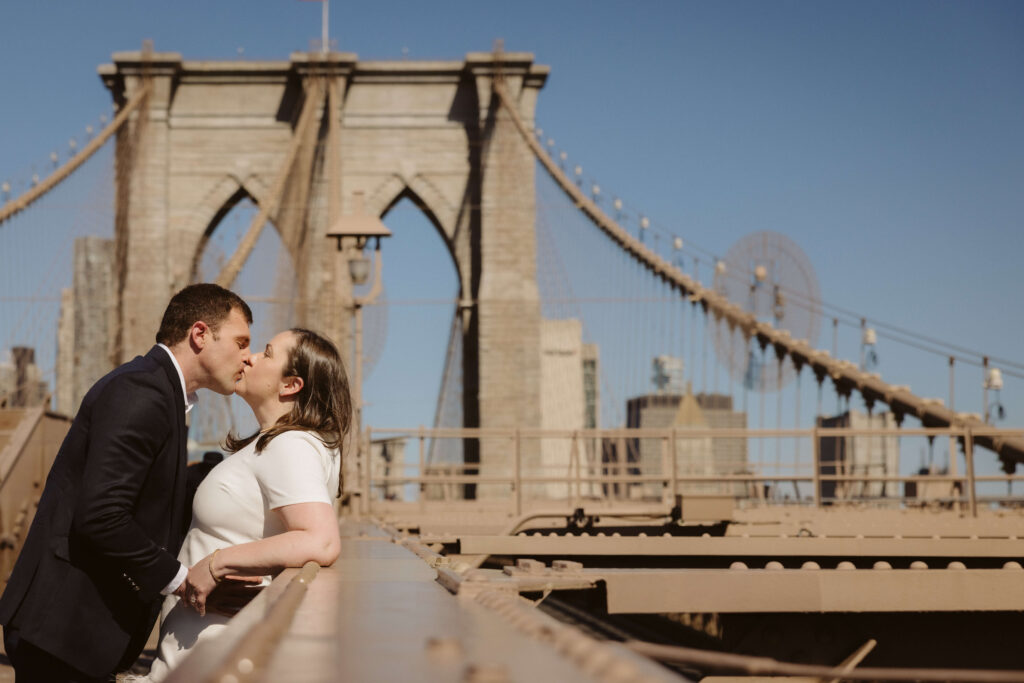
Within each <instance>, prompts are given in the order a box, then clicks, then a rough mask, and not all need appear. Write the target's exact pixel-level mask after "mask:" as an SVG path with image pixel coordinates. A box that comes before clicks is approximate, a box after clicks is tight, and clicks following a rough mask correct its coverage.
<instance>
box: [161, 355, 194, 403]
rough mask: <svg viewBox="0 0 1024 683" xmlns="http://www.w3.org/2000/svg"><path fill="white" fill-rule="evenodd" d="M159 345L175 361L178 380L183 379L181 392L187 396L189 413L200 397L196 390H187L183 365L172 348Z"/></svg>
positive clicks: (186, 401)
mask: <svg viewBox="0 0 1024 683" xmlns="http://www.w3.org/2000/svg"><path fill="white" fill-rule="evenodd" d="M157 346H159V347H160V348H161V349H163V350H164V351H166V352H167V355H168V356H170V357H171V362H172V363H174V369H175V370H177V371H178V380H179V381H181V393H182V395H183V396H184V397H185V414H186V415H188V414H189V411H191V410H192V406H194V405H195V404H196V399H198V398H199V397H198V396H197V395H196V392H194V391H193V392H192V393H191V394H190V393H188V392H187V391H186V390H185V375H184V373H182V371H181V366H180V365H178V359H177V358H175V357H174V354H173V353H171V350H170V349H169V348H167V347H166V346H164V345H163V344H157Z"/></svg>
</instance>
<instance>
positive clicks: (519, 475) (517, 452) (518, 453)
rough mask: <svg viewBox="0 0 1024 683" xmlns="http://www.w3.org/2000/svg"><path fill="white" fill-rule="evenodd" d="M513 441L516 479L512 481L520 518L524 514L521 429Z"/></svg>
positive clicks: (517, 430) (517, 429)
mask: <svg viewBox="0 0 1024 683" xmlns="http://www.w3.org/2000/svg"><path fill="white" fill-rule="evenodd" d="M513 439H514V440H515V448H514V451H513V452H514V467H515V472H513V476H514V479H513V481H512V486H513V487H515V490H516V515H517V516H518V515H521V514H523V471H522V465H523V463H522V447H521V441H522V438H521V437H520V435H519V427H516V431H515V435H514V436H513Z"/></svg>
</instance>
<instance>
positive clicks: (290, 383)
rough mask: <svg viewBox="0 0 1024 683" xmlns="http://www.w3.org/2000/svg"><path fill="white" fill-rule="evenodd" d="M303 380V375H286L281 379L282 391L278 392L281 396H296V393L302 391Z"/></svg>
mask: <svg viewBox="0 0 1024 683" xmlns="http://www.w3.org/2000/svg"><path fill="white" fill-rule="evenodd" d="M302 387H303V382H302V378H301V377H295V376H292V377H285V378H284V379H283V380H281V391H280V392H278V393H279V394H280V396H281V398H285V397H286V396H294V395H295V394H297V393H299V392H300V391H302Z"/></svg>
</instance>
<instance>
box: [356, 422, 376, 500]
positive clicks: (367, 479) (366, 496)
mask: <svg viewBox="0 0 1024 683" xmlns="http://www.w3.org/2000/svg"><path fill="white" fill-rule="evenodd" d="M372 431H373V430H372V429H371V428H370V427H367V428H366V430H365V432H364V433H363V435H362V436H359V437H357V438H359V439H362V438H364V436H365V439H366V440H365V441H364V442H363V443H361V444H360V446H361V448H360V450H361V451H362V456H363V457H362V458H360V460H361V461H362V463H361V464H362V466H363V512H364V513H365V514H367V515H369V514H370V512H371V506H372V501H371V500H370V499H371V498H373V493H372V492H373V462H372V461H373V456H372V455H371V454H370V444H371V443H373V442H372V441H371V438H372Z"/></svg>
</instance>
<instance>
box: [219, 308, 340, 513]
mask: <svg viewBox="0 0 1024 683" xmlns="http://www.w3.org/2000/svg"><path fill="white" fill-rule="evenodd" d="M289 332H291V333H292V334H293V335H295V344H294V345H293V346H292V348H291V349H290V350H289V352H288V362H287V363H286V364H285V367H284V371H283V372H282V374H283V376H284V377H298V378H300V379H301V380H302V388H301V389H300V390H299V392H298V393H297V394H295V399H294V403H293V404H292V409H291V410H290V411H289V412H288V413H287V414H286V415H282V416H281V417H280V418H279V419H278V420H277V422H276V423H275V424H274V425H273V426H272V427H271V428H270V429H268V430H266V431H265V432H256V433H255V434H251V435H250V436H247V437H245V438H240V437H236V436H235V435H234V434H231V433H229V434H228V436H227V438H226V439H225V440H224V447H225V449H226V450H227V451H228V452H230V453H234V452H235V451H238V450H240V449H242V448H245V447H246V446H248V445H249V444H250V443H252V442H253V440H254V439H255V440H256V452H257V453H259V452H260V451H262V450H263V449H264V448H266V447H267V444H269V443H270V442H271V441H272V440H273V439H274V437H275V436H277V435H279V434H283V433H284V432H288V431H292V430H302V431H309V432H313V433H315V434H316V436H317V438H319V439H320V440H321V441H322V442H323V443H324V445H325V446H327V447H328V448H332V449H337V451H338V453H339V454H340V453H341V451H342V443H343V442H344V440H345V436H346V435H347V434H348V431H349V428H350V427H351V424H352V395H351V393H350V391H349V386H348V374H347V373H346V372H345V365H344V363H342V362H341V355H340V354H339V353H338V349H337V348H336V347H335V346H334V344H332V343H331V342H329V341H328V340H327V339H324V338H323V337H321V336H320V335H319V334H317V333H316V332H312V331H310V330H307V329H303V328H301V327H293V328H291V330H289ZM342 469H343V468H341V467H340V466H339V468H338V495H339V496H340V495H341V476H342V475H341V472H342Z"/></svg>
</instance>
